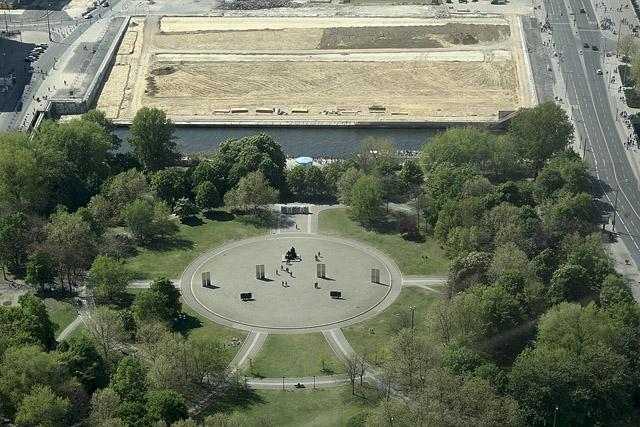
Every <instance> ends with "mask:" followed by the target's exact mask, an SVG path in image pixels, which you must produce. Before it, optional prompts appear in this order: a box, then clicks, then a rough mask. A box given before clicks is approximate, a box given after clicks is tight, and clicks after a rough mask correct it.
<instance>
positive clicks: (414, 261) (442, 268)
mask: <svg viewBox="0 0 640 427" xmlns="http://www.w3.org/2000/svg"><path fill="white" fill-rule="evenodd" d="M403 217H404V214H401V213H397V212H391V213H390V214H389V217H388V221H387V222H385V223H383V224H381V225H380V226H379V228H378V229H377V230H367V229H366V228H365V227H363V226H362V225H360V223H359V222H357V221H353V220H351V219H350V218H349V216H348V215H347V210H346V209H327V210H324V211H322V212H320V216H319V217H318V233H322V234H332V235H335V236H339V237H344V238H347V239H352V240H356V241H358V242H362V243H366V244H368V245H371V246H373V247H375V248H377V249H378V250H380V251H382V252H384V253H385V254H387V255H389V257H391V259H393V260H394V261H395V263H396V264H397V265H398V267H399V268H400V271H402V274H405V275H407V274H408V275H442V276H444V275H446V274H447V273H448V271H449V270H448V268H449V260H448V259H447V257H446V255H445V253H444V251H443V250H442V249H440V245H439V244H438V243H437V242H436V241H435V239H433V237H431V236H426V241H424V242H412V241H408V240H405V239H403V238H402V237H400V235H399V234H397V233H396V225H397V221H398V220H399V219H401V218H403ZM422 255H426V256H427V259H423V258H422Z"/></svg>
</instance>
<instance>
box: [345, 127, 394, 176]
mask: <svg viewBox="0 0 640 427" xmlns="http://www.w3.org/2000/svg"><path fill="white" fill-rule="evenodd" d="M395 155H396V148H395V146H394V141H393V140H392V139H385V138H374V137H372V136H368V137H366V138H364V139H362V140H361V141H360V145H358V146H357V147H356V148H355V149H354V150H353V159H354V160H355V161H356V162H357V163H358V165H359V167H358V169H360V170H361V171H362V172H364V173H365V174H367V173H369V172H371V170H372V168H373V164H374V163H375V162H376V160H380V159H393V158H394V156H395Z"/></svg>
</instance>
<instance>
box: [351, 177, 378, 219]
mask: <svg viewBox="0 0 640 427" xmlns="http://www.w3.org/2000/svg"><path fill="white" fill-rule="evenodd" d="M381 207H382V183H381V182H380V180H379V179H377V178H376V177H374V176H368V175H365V176H362V177H360V178H359V179H358V180H357V181H356V183H355V184H354V185H353V187H352V188H351V208H350V212H351V215H353V217H354V218H357V219H359V220H361V221H373V220H376V219H378V218H380V216H381V214H382V211H381Z"/></svg>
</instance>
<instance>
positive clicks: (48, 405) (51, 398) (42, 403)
mask: <svg viewBox="0 0 640 427" xmlns="http://www.w3.org/2000/svg"><path fill="white" fill-rule="evenodd" d="M70 406H71V403H70V402H69V399H67V398H62V397H59V396H56V394H55V393H54V392H53V391H52V390H51V388H50V387H48V386H41V385H36V386H35V387H34V388H33V389H32V390H31V392H30V393H29V394H28V395H26V396H25V397H24V399H23V400H22V402H20V404H19V405H18V411H17V412H16V423H18V424H19V425H21V426H41V427H56V426H64V425H67V423H66V422H65V421H66V420H65V417H66V415H67V413H68V412H69V407H70Z"/></svg>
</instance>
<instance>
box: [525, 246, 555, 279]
mask: <svg viewBox="0 0 640 427" xmlns="http://www.w3.org/2000/svg"><path fill="white" fill-rule="evenodd" d="M531 264H532V268H533V271H534V272H535V274H536V275H537V276H538V277H539V278H540V279H542V280H543V282H544V283H549V282H550V281H551V278H552V277H553V272H554V271H556V269H557V268H558V257H557V256H556V253H555V251H554V250H553V249H551V248H546V249H544V250H542V251H541V252H540V253H539V254H538V255H536V256H535V258H533V259H532V260H531Z"/></svg>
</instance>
